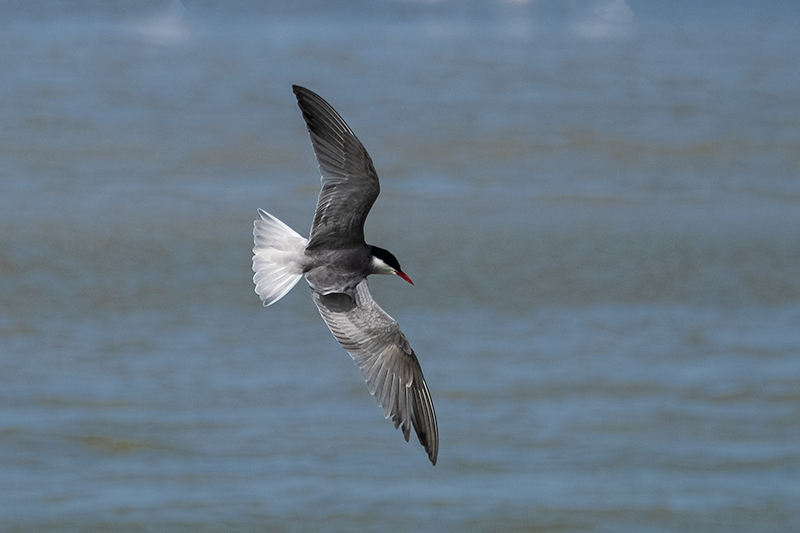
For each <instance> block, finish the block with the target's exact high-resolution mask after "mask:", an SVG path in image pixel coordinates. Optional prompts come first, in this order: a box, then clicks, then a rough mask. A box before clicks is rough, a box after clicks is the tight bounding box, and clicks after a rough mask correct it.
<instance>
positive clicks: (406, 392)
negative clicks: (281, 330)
mask: <svg viewBox="0 0 800 533" xmlns="http://www.w3.org/2000/svg"><path fill="white" fill-rule="evenodd" d="M292 90H293V91H294V94H295V96H296V97H297V104H298V106H300V110H301V111H302V113H303V119H304V120H305V122H306V126H307V127H308V133H309V135H310V136H311V145H312V146H313V148H314V153H315V154H316V157H317V162H318V163H319V169H320V172H321V173H322V190H321V191H320V193H319V198H318V200H317V209H316V212H315V213H314V222H313V224H312V225H311V235H310V236H309V238H308V239H306V238H304V237H302V236H301V235H299V234H298V233H296V232H295V231H294V230H292V229H291V228H290V227H289V226H287V225H286V224H284V223H283V222H281V221H280V220H278V219H277V218H275V217H274V216H272V215H270V214H269V213H267V212H266V211H264V210H262V209H259V210H258V218H257V219H256V221H255V222H254V224H253V236H254V240H255V247H254V248H253V272H255V275H254V276H253V282H254V283H255V285H256V288H255V291H256V294H258V296H259V297H260V298H261V301H262V302H263V303H264V307H267V306H269V305H272V304H274V303H275V302H277V301H278V300H280V299H281V298H283V296H284V295H286V293H288V292H289V291H290V290H291V288H292V287H294V285H295V284H296V283H297V282H298V281H299V280H300V278H301V277H305V278H306V281H307V282H308V284H309V286H310V287H311V297H312V299H313V300H314V303H315V304H316V306H317V309H318V310H319V314H320V315H321V316H322V320H324V321H325V324H327V325H328V328H329V329H330V330H331V333H332V334H333V336H334V337H335V338H336V340H337V341H339V344H341V345H342V347H343V348H344V349H345V350H347V352H348V353H349V354H350V356H351V357H352V358H353V360H354V361H355V363H356V365H358V367H359V368H360V369H361V373H362V374H363V376H364V380H365V381H366V382H367V388H368V389H369V392H370V394H372V395H373V396H375V399H376V400H377V401H378V404H379V405H380V406H381V407H383V410H384V413H385V415H386V418H389V417H391V418H392V422H394V427H395V429H396V428H398V427H401V428H402V431H403V437H405V439H406V441H408V438H409V434H410V429H411V427H412V426H413V427H414V431H415V432H416V434H417V438H419V442H420V444H421V445H422V446H423V447H424V448H425V451H426V452H427V454H428V458H429V459H430V461H431V463H433V464H434V465H435V464H436V459H437V457H438V454H439V429H438V426H437V423H436V413H435V412H434V410H433V401H432V400H431V394H430V392H429V391H428V385H427V383H425V378H424V377H423V375H422V368H421V367H420V365H419V361H418V360H417V356H416V354H415V353H414V350H413V349H411V346H410V345H409V343H408V340H407V339H406V336H405V335H403V332H402V331H400V327H399V326H398V324H397V322H396V321H395V320H394V319H393V318H392V317H391V316H389V314H388V313H386V311H384V310H383V309H381V307H380V306H379V305H378V304H377V303H375V300H373V299H372V296H371V295H370V293H369V288H368V286H367V276H369V275H370V274H387V275H395V276H398V277H400V278H401V279H403V280H405V281H407V282H409V283H411V284H412V285H413V282H412V281H411V278H409V277H408V276H407V275H406V274H405V272H403V270H402V269H401V268H400V263H399V262H398V261H397V258H396V257H395V256H394V255H392V253H391V252H389V251H388V250H384V249H383V248H378V247H377V246H372V245H369V244H367V243H366V242H364V221H365V220H366V218H367V215H368V214H369V210H370V208H371V207H372V204H374V203H375V200H376V199H377V198H378V194H379V193H380V185H379V183H378V174H377V173H376V172H375V167H374V166H373V164H372V159H371V158H370V156H369V154H368V153H367V151H366V149H365V148H364V146H363V145H362V144H361V141H359V140H358V138H357V137H356V135H355V133H353V130H352V129H350V126H348V125H347V123H346V122H345V121H344V119H342V117H341V116H340V115H339V113H337V112H336V110H335V109H333V107H331V105H330V104H329V103H328V102H326V101H325V100H323V99H322V98H321V97H320V96H318V95H317V94H315V93H313V92H312V91H309V90H308V89H306V88H304V87H300V86H298V85H293V86H292Z"/></svg>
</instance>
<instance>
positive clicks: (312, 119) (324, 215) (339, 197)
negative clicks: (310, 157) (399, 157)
mask: <svg viewBox="0 0 800 533" xmlns="http://www.w3.org/2000/svg"><path fill="white" fill-rule="evenodd" d="M292 90H293V91H294V94H295V96H296V97H297V105H298V106H299V107H300V111H302V113H303V120H305V122H306V127H307V128H308V133H309V136H310V137H311V145H312V146H313V148H314V153H315V155H316V158H317V162H318V163H319V169H320V173H321V174H322V190H321V191H320V193H319V199H318V201H317V209H316V213H315V215H314V223H313V225H312V227H311V236H310V238H309V241H310V243H309V245H310V247H311V248H315V247H316V246H318V245H320V242H319V241H325V240H326V239H327V240H330V241H331V243H332V244H333V245H335V244H347V243H350V242H353V241H357V242H356V243H358V242H361V241H363V240H364V221H365V220H366V218H367V215H368V214H369V210H370V209H371V208H372V204H374V203H375V200H376V199H377V198H378V194H380V184H379V182H378V175H377V173H376V172H375V167H374V166H373V164H372V159H371V158H370V156H369V154H368V153H367V150H366V149H365V148H364V146H363V145H362V144H361V141H359V140H358V138H357V137H356V135H355V133H353V130H352V129H350V126H348V125H347V123H346V122H345V121H344V119H343V118H342V117H341V115H339V113H337V112H336V110H335V109H334V108H333V107H332V106H331V105H330V104H329V103H328V102H326V101H325V100H324V99H322V97H320V96H319V95H318V94H316V93H314V92H313V91H310V90H308V89H306V88H304V87H300V86H299V85H292Z"/></svg>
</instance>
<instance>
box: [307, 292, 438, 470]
mask: <svg viewBox="0 0 800 533" xmlns="http://www.w3.org/2000/svg"><path fill="white" fill-rule="evenodd" d="M312 296H313V298H314V303H315V304H316V305H317V308H318V309H319V313H320V315H322V319H323V320H324V321H325V323H326V324H327V325H328V328H329V329H330V330H331V333H333V336H334V337H336V340H338V341H339V344H341V345H342V347H343V348H344V349H345V350H347V351H348V352H349V353H350V356H351V357H352V358H353V360H354V361H355V363H356V364H357V365H358V367H359V368H360V369H361V373H362V374H363V375H364V379H365V380H366V382H367V387H368V388H369V392H370V394H372V395H373V396H375V399H376V400H377V401H378V404H380V405H381V407H383V410H384V413H385V414H386V418H389V417H391V418H392V422H394V427H395V428H398V427H402V430H403V436H404V437H405V439H406V441H408V437H409V433H410V426H412V425H413V427H414V431H416V433H417V437H418V438H419V442H420V444H422V446H423V447H424V448H425V451H426V452H427V453H428V458H429V459H430V461H431V463H433V464H434V465H435V464H436V458H437V456H438V453H439V429H438V426H437V423H436V413H435V411H434V410H433V400H431V394H430V392H429V391H428V385H427V383H425V378H424V377H423V375H422V368H421V367H420V365H419V361H418V360H417V356H416V355H415V354H414V350H412V349H411V346H409V344H408V340H407V339H406V336H405V335H403V332H402V331H400V327H399V326H398V325H397V322H395V321H394V319H393V318H392V317H391V316H389V315H388V314H387V313H386V312H385V311H384V310H383V309H381V307H380V306H379V305H378V304H377V303H375V301H374V300H373V299H372V296H371V295H370V293H369V289H368V287H367V281H366V280H364V281H362V282H361V283H360V284H359V285H358V286H357V287H356V290H355V292H354V296H355V298H352V297H350V296H349V295H347V294H344V293H332V294H321V293H319V292H316V291H313V290H312Z"/></svg>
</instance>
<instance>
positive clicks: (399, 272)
mask: <svg viewBox="0 0 800 533" xmlns="http://www.w3.org/2000/svg"><path fill="white" fill-rule="evenodd" d="M396 272H397V275H398V276H400V277H401V278H403V279H404V280H406V281H407V282H409V283H410V284H412V285H413V284H414V282H413V281H411V278H409V277H408V276H406V273H405V272H403V271H402V270H397V271H396Z"/></svg>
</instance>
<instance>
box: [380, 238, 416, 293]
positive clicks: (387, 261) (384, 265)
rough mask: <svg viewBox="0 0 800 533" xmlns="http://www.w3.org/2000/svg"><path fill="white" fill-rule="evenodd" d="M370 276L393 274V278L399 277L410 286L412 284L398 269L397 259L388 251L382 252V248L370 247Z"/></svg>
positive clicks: (401, 270) (400, 269)
mask: <svg viewBox="0 0 800 533" xmlns="http://www.w3.org/2000/svg"><path fill="white" fill-rule="evenodd" d="M371 248H372V263H371V265H370V266H371V268H372V274H394V275H395V276H399V277H401V278H402V279H404V280H406V281H407V282H409V283H410V284H412V285H413V284H414V282H413V281H411V278H409V277H408V276H407V275H406V273H405V272H403V269H402V268H400V262H399V261H398V260H397V258H396V257H395V256H394V255H393V254H392V252H390V251H389V250H384V249H383V248H378V247H377V246H372V247H371Z"/></svg>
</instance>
